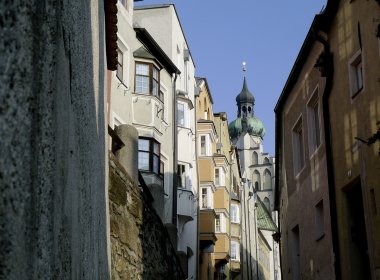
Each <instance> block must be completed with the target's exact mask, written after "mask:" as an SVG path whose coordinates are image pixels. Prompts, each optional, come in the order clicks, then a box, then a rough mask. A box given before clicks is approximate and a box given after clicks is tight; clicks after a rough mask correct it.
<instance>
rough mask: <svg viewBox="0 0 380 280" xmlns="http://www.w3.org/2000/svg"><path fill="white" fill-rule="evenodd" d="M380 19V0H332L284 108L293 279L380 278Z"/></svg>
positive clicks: (279, 111) (287, 259)
mask: <svg viewBox="0 0 380 280" xmlns="http://www.w3.org/2000/svg"><path fill="white" fill-rule="evenodd" d="M379 17H380V6H379V3H378V2H377V1H367V2H362V1H349V0H344V1H328V2H327V6H326V8H325V10H324V11H323V12H322V13H321V14H320V15H318V16H316V18H315V20H314V22H313V24H312V27H311V28H310V31H309V33H308V35H307V37H306V39H305V42H304V45H303V47H302V49H301V51H300V54H299V56H298V58H297V62H296V64H295V65H294V67H293V69H292V72H291V74H290V77H289V79H288V81H287V84H286V85H285V87H284V90H283V92H282V95H281V97H280V99H279V102H278V104H277V106H276V119H277V126H276V134H277V138H278V141H277V143H276V157H277V158H278V159H279V160H280V162H279V164H278V166H279V168H278V175H279V176H278V177H277V178H278V180H277V182H276V187H277V189H276V190H277V194H276V205H277V207H278V208H279V210H280V222H281V245H282V248H281V249H282V250H281V252H282V265H283V272H285V273H284V274H283V275H284V277H285V278H286V279H303V278H306V277H308V278H311V279H378V278H379V277H380V269H379V267H380V237H379V236H380V232H379V230H380V227H379V226H380V224H379V219H378V215H377V205H378V203H379V192H378V190H377V189H376V186H377V185H378V182H379V181H380V180H379V179H380V173H379V168H380V163H379V154H378V153H379V142H378V138H379V135H377V136H376V135H375V134H376V133H377V134H379V133H378V132H379V123H378V122H379V120H380V110H379V106H380V95H379V92H380V85H379V82H378V81H377V79H378V74H379V73H380V43H379V36H380V32H379V31H380V25H379V22H378V21H376V20H374V19H378V18H379ZM376 30H377V33H376ZM371 137H372V139H371ZM371 140H372V141H371ZM368 141H369V142H368ZM299 209H303V211H299ZM334 260H335V261H334ZM287 271H288V273H286V272H287Z"/></svg>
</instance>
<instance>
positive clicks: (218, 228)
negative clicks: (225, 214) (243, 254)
mask: <svg viewBox="0 0 380 280" xmlns="http://www.w3.org/2000/svg"><path fill="white" fill-rule="evenodd" d="M221 220H222V219H221V214H220V213H219V214H216V218H215V232H217V233H220V232H221V229H222V226H221Z"/></svg>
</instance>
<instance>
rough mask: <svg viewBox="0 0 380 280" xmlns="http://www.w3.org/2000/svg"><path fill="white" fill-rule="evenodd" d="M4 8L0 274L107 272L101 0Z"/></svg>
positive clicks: (88, 275)
mask: <svg viewBox="0 0 380 280" xmlns="http://www.w3.org/2000/svg"><path fill="white" fill-rule="evenodd" d="M0 11H1V12H0V18H2V19H3V21H2V25H3V26H2V28H0V37H1V38H2V40H1V41H2V42H1V43H0V50H1V51H0V69H2V70H4V71H0V72H1V73H2V74H1V75H0V84H1V87H0V90H1V91H0V95H1V105H0V106H1V109H0V135H2V139H1V145H0V146H1V147H0V154H1V168H0V169H1V171H0V172H1V174H0V186H1V196H2V199H1V200H0V209H1V210H0V228H1V231H0V239H1V248H2V249H1V253H0V263H1V269H0V278H3V276H4V277H5V278H7V279H18V278H19V276H20V275H29V276H30V277H31V278H33V279H43V278H47V279H53V278H57V277H58V278H60V279H71V278H72V277H76V278H81V279H107V278H108V275H109V272H108V263H107V245H106V242H107V233H106V232H107V231H106V201H105V190H104V186H105V181H106V180H105V164H106V156H105V151H104V149H105V135H106V134H105V129H104V124H105V119H104V102H103V100H104V92H103V89H104V67H105V65H104V61H105V58H104V47H103V46H104V39H103V38H104V34H103V30H104V21H103V17H104V11H103V1H92V2H91V1H88V0H87V1H81V2H78V3H77V2H75V3H74V2H68V1H50V2H48V1H34V2H33V3H32V4H31V3H27V2H25V1H19V0H16V1H13V2H12V3H7V4H0ZM92 13H95V14H96V15H97V16H93V14H92ZM4 15H6V16H5V17H4ZM94 38H96V39H95V40H96V42H95V40H93V39H94ZM3 136H4V137H3Z"/></svg>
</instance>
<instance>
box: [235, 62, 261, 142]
mask: <svg viewBox="0 0 380 280" xmlns="http://www.w3.org/2000/svg"><path fill="white" fill-rule="evenodd" d="M243 71H244V81H243V89H242V90H241V92H240V93H239V94H238V96H236V105H237V107H238V108H237V109H238V114H237V119H236V120H234V121H232V122H231V123H230V124H229V125H228V130H229V133H230V136H231V138H232V139H236V138H238V137H239V135H240V134H242V133H248V134H249V135H252V136H256V137H260V138H261V139H263V137H264V135H265V127H264V125H263V122H262V121H261V120H260V119H258V118H256V117H255V114H254V106H255V98H254V97H253V94H252V93H251V92H250V91H249V89H248V86H247V81H246V78H245V72H246V68H245V62H243Z"/></svg>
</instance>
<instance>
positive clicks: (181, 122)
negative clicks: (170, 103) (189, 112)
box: [177, 103, 185, 127]
mask: <svg viewBox="0 0 380 280" xmlns="http://www.w3.org/2000/svg"><path fill="white" fill-rule="evenodd" d="M177 125H178V126H183V127H184V126H185V105H184V104H182V103H178V104H177Z"/></svg>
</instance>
